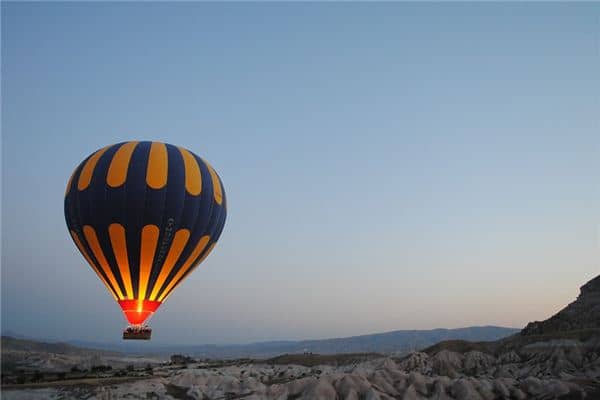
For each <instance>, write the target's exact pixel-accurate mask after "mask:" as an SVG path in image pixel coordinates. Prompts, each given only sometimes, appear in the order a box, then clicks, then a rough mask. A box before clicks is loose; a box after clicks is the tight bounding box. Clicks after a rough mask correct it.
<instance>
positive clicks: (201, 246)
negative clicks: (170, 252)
mask: <svg viewBox="0 0 600 400" xmlns="http://www.w3.org/2000/svg"><path fill="white" fill-rule="evenodd" d="M209 240H210V236H208V235H205V236H202V238H201V239H200V240H199V241H198V244H197V245H196V247H195V248H194V250H193V251H192V254H190V256H189V257H188V259H187V260H186V261H185V263H184V264H183V265H182V266H181V268H179V271H177V273H176V274H175V276H174V277H173V279H171V281H170V282H169V284H168V285H167V287H166V288H165V290H164V291H163V293H162V294H161V295H160V297H159V298H158V301H163V299H164V298H165V296H166V294H167V293H169V291H170V290H171V289H172V288H173V286H175V285H176V284H177V282H179V280H180V279H181V277H182V276H183V274H185V273H186V271H187V270H188V269H189V268H190V267H191V266H192V263H193V262H194V261H195V260H196V259H197V258H198V256H199V255H200V254H201V253H202V250H204V248H205V247H206V245H207V244H208V241H209Z"/></svg>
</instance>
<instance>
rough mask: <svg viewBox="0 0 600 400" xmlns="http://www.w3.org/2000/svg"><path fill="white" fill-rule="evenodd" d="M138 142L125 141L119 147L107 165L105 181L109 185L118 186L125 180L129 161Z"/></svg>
mask: <svg viewBox="0 0 600 400" xmlns="http://www.w3.org/2000/svg"><path fill="white" fill-rule="evenodd" d="M137 145H138V142H127V143H125V144H123V145H122V146H121V147H119V150H117V151H116V153H115V155H114V156H113V158H112V161H111V162H110V166H109V167H108V174H107V175H106V183H107V184H108V186H110V187H119V186H121V185H122V184H124V183H125V181H126V180H127V170H128V169H129V161H130V160H131V155H132V154H133V151H134V150H135V147H136V146H137Z"/></svg>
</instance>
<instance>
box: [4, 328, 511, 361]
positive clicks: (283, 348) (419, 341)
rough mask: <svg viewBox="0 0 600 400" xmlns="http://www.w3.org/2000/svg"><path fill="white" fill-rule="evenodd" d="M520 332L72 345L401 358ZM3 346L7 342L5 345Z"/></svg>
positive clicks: (209, 354)
mask: <svg viewBox="0 0 600 400" xmlns="http://www.w3.org/2000/svg"><path fill="white" fill-rule="evenodd" d="M516 332H518V329H514V328H505V327H498V326H474V327H466V328H457V329H431V330H397V331H391V332H385V333H375V334H369V335H360V336H351V337H344V338H332V339H317V340H300V341H269V342H258V343H250V344H234V345H174V346H160V345H158V346H152V347H149V346H147V344H146V343H144V344H138V343H133V344H132V343H125V342H123V343H119V344H109V343H93V342H85V341H69V342H68V343H69V344H70V345H74V346H78V347H82V348H90V349H99V350H104V351H118V352H122V353H135V354H173V353H182V354H188V355H192V356H194V357H203V358H240V357H250V358H261V357H273V356H277V355H280V354H285V353H288V354H293V353H303V352H305V351H306V352H312V353H319V354H339V353H372V352H374V353H387V354H390V353H395V354H401V353H406V352H409V351H412V350H418V349H421V348H424V347H427V346H431V345H433V344H435V343H437V342H440V341H443V340H456V339H460V340H468V341H493V340H497V339H500V338H503V337H506V336H509V335H511V334H514V333H516ZM3 342H4V341H3Z"/></svg>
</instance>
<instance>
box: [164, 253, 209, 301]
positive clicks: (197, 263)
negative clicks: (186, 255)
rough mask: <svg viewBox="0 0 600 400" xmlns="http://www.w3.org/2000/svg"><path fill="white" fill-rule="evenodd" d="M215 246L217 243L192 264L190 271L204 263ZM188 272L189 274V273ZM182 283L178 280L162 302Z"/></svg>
mask: <svg viewBox="0 0 600 400" xmlns="http://www.w3.org/2000/svg"><path fill="white" fill-rule="evenodd" d="M216 244H217V242H213V243H212V244H211V245H210V246H209V247H208V249H206V251H205V252H204V254H203V255H202V257H200V259H199V260H198V261H196V262H195V263H194V265H193V266H192V269H191V271H193V270H194V268H196V267H197V266H198V265H200V264H202V261H204V259H205V258H206V257H207V256H208V255H209V254H210V252H211V251H212V249H214V248H215V245H216ZM191 271H190V272H191ZM181 282H183V279H180V280H179V282H177V283H176V284H175V286H173V288H172V289H171V290H170V291H169V292H168V293H167V292H165V294H164V296H163V300H162V301H166V300H167V298H168V297H169V296H170V295H171V293H173V292H174V291H175V289H177V286H179V284H180V283H181Z"/></svg>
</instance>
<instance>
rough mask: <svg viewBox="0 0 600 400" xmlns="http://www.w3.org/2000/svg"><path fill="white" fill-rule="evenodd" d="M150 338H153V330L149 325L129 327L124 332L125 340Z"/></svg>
mask: <svg viewBox="0 0 600 400" xmlns="http://www.w3.org/2000/svg"><path fill="white" fill-rule="evenodd" d="M150 336H152V329H151V328H150V327H149V326H148V325H133V326H128V327H127V328H125V330H124V331H123V339H125V340H150Z"/></svg>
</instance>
